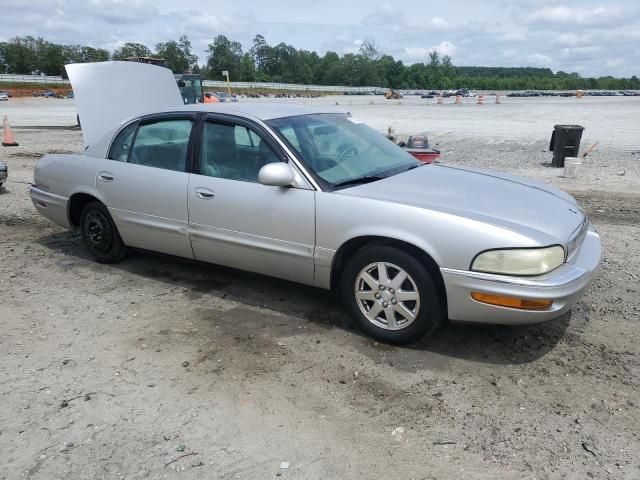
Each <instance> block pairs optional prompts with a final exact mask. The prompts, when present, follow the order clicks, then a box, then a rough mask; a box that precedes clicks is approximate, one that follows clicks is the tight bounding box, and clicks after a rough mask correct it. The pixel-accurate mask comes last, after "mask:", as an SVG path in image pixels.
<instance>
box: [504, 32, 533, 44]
mask: <svg viewBox="0 0 640 480" xmlns="http://www.w3.org/2000/svg"><path fill="white" fill-rule="evenodd" d="M526 39H527V35H526V34H525V33H523V32H511V33H504V34H502V35H498V37H497V38H496V40H498V41H499V42H504V43H511V42H524V41H525V40H526Z"/></svg>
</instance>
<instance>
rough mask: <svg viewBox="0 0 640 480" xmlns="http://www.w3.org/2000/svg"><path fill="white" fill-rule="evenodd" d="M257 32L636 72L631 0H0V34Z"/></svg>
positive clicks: (200, 43) (333, 43) (306, 44)
mask: <svg viewBox="0 0 640 480" xmlns="http://www.w3.org/2000/svg"><path fill="white" fill-rule="evenodd" d="M258 33H259V34H262V35H263V36H264V37H265V38H266V40H267V42H268V43H269V44H271V45H275V44H278V43H280V42H285V43H287V44H291V45H293V46H294V47H296V48H304V49H306V50H315V51H317V52H319V53H320V54H323V53H325V52H326V51H328V50H331V51H335V52H338V53H339V54H344V53H349V52H354V53H355V52H357V51H358V49H359V46H360V44H361V43H362V42H363V41H365V40H373V41H375V43H376V44H377V45H378V46H379V48H380V50H381V51H382V52H383V53H386V54H390V55H392V56H393V57H395V58H396V59H401V60H402V61H404V62H405V63H406V64H412V63H416V62H424V61H425V59H426V56H427V53H428V52H429V51H430V50H433V49H434V48H435V49H438V51H440V52H441V53H442V54H447V55H450V56H451V57H452V58H453V64H454V65H476V66H532V67H549V68H551V69H552V70H553V71H558V70H563V71H565V72H578V73H580V74H581V75H582V76H604V75H613V76H616V77H630V76H632V75H640V48H639V46H640V1H638V0H597V1H595V2H594V1H590V0H581V1H577V0H571V1H569V0H564V1H563V0H558V1H547V0H537V1H536V0H484V1H474V0H459V1H456V0H450V1H447V2H445V1H442V0H440V1H438V2H426V1H424V0H399V1H395V2H391V1H388V2H377V1H375V0H373V1H362V0H315V1H311V0H298V1H285V0H208V1H206V0H205V1H203V0H199V1H194V0H179V1H177V0H172V1H166V0H156V1H146V0H85V1H80V0H48V1H45V0H29V1H25V0H0V40H8V39H9V38H11V37H14V36H16V35H20V36H24V35H33V36H42V37H44V38H45V39H47V40H49V41H52V42H57V43H74V44H75V43H79V44H83V45H92V46H94V47H102V48H107V49H109V50H113V49H115V48H117V47H118V46H120V45H122V44H123V43H124V42H141V43H145V44H147V45H149V46H151V47H153V46H155V44H156V43H158V42H162V41H166V40H171V39H177V38H178V37H179V36H180V35H187V36H188V37H189V39H190V40H191V41H192V43H193V47H194V53H195V54H196V55H198V56H199V57H200V60H199V62H200V63H204V62H205V61H206V53H205V52H206V48H207V45H208V44H209V43H211V41H212V39H213V38H214V37H215V36H216V35H219V34H224V35H226V36H227V37H229V38H230V39H232V40H237V41H239V42H241V43H242V45H243V47H244V49H245V50H246V49H248V48H250V47H251V43H252V39H253V37H254V36H255V35H256V34H258Z"/></svg>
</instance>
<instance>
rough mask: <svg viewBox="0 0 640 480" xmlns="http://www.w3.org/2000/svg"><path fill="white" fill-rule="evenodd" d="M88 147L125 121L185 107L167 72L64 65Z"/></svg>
mask: <svg viewBox="0 0 640 480" xmlns="http://www.w3.org/2000/svg"><path fill="white" fill-rule="evenodd" d="M65 69H66V70H67V74H68V75H69V81H70V82H71V86H72V88H73V97H74V99H75V102H76V108H77V109H78V116H79V117H80V125H81V128H82V136H83V138H84V145H85V147H86V146H88V145H90V144H91V143H93V142H94V141H96V140H98V139H100V138H101V137H102V136H103V135H104V134H105V133H107V132H109V131H110V130H113V129H114V128H115V127H116V126H118V125H119V124H120V123H122V122H123V121H124V120H126V119H128V118H130V117H133V116H136V115H140V114H142V113H148V112H153V111H161V110H163V109H165V108H167V109H171V108H176V107H179V106H181V105H184V101H183V100H182V95H180V89H179V88H178V85H177V84H176V80H175V78H174V77H173V73H172V72H171V70H169V69H168V68H164V67H158V66H156V65H148V64H146V63H138V62H98V63H72V64H69V65H65Z"/></svg>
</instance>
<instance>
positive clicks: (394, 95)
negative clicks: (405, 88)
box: [384, 88, 402, 100]
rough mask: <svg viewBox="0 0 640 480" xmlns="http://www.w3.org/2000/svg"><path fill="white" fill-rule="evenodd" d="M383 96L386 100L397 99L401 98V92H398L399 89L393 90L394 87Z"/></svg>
mask: <svg viewBox="0 0 640 480" xmlns="http://www.w3.org/2000/svg"><path fill="white" fill-rule="evenodd" d="M384 98H386V99H387V100H398V99H400V98H402V94H401V93H400V91H399V90H394V89H392V88H390V89H389V90H387V92H386V93H385V94H384Z"/></svg>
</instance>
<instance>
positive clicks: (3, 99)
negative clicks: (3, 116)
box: [0, 92, 9, 102]
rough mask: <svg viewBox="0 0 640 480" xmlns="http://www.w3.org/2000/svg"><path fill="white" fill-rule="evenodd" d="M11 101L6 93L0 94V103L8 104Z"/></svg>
mask: <svg viewBox="0 0 640 480" xmlns="http://www.w3.org/2000/svg"><path fill="white" fill-rule="evenodd" d="M8 100H9V95H7V94H6V93H4V92H0V102H6V101H8Z"/></svg>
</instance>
